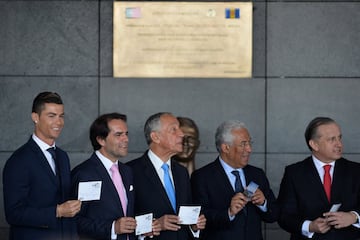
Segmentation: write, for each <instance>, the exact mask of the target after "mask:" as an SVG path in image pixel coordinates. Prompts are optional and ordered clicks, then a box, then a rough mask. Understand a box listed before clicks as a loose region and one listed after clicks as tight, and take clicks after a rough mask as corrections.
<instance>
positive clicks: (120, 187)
mask: <svg viewBox="0 0 360 240" xmlns="http://www.w3.org/2000/svg"><path fill="white" fill-rule="evenodd" d="M110 171H111V178H112V181H113V183H114V185H115V188H116V190H117V192H118V194H119V197H120V201H121V206H122V208H123V211H124V215H125V216H126V206H127V203H126V202H127V199H126V194H125V189H124V184H123V181H122V179H121V176H120V172H119V167H118V165H117V164H113V165H112V166H111V168H110Z"/></svg>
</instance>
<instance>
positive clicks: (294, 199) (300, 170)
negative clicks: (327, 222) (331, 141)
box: [278, 157, 360, 240]
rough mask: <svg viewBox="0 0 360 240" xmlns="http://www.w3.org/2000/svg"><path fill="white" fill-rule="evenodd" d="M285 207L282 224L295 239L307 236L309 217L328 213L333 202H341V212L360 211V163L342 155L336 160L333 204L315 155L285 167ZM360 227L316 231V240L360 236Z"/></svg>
mask: <svg viewBox="0 0 360 240" xmlns="http://www.w3.org/2000/svg"><path fill="white" fill-rule="evenodd" d="M278 201H279V204H280V206H281V215H280V219H279V224H280V226H281V227H282V228H284V229H285V230H286V231H288V232H290V233H291V239H292V240H300V239H307V238H306V237H304V236H303V235H302V234H301V226H302V224H303V222H304V221H305V220H311V221H312V220H315V219H316V218H318V217H322V214H323V213H325V212H328V211H329V210H330V208H331V205H332V204H334V203H341V204H342V205H341V207H340V209H339V211H345V212H348V211H357V212H358V213H360V164H358V163H354V162H351V161H348V160H346V159H344V158H341V159H339V160H337V161H336V162H335V167H334V173H333V180H332V185H331V203H329V201H328V200H327V198H326V194H325V191H324V188H323V185H322V182H321V179H320V177H319V174H318V172H317V170H316V167H315V165H314V163H313V160H312V157H308V158H306V159H305V160H304V161H301V162H298V163H295V164H292V165H290V166H287V167H286V168H285V173H284V176H283V179H282V182H281V186H280V192H279V197H278ZM359 231H360V230H359V229H356V228H354V227H352V226H350V227H347V228H344V229H340V230H336V229H331V230H330V231H329V232H327V233H325V234H314V236H313V237H312V239H314V240H317V239H324V240H325V239H326V240H330V239H334V240H340V239H341V240H342V239H344V240H345V239H346V240H352V239H359Z"/></svg>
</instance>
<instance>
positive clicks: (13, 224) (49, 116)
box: [3, 92, 81, 240]
mask: <svg viewBox="0 0 360 240" xmlns="http://www.w3.org/2000/svg"><path fill="white" fill-rule="evenodd" d="M31 118H32V120H33V122H34V124H35V129H34V133H33V135H32V136H31V138H30V139H29V141H28V142H27V143H25V144H24V145H23V146H22V147H20V148H19V149H17V150H16V151H15V152H14V153H13V154H12V155H11V157H10V158H9V159H8V160H7V162H6V164H5V167H4V170H3V190H4V205H5V216H6V220H7V222H8V223H9V224H10V239H16V240H21V239H29V240H34V239H37V240H42V239H44V240H58V239H66V240H68V239H77V233H76V224H75V220H74V218H73V216H75V214H76V213H77V212H78V211H79V210H80V207H81V202H80V201H78V200H70V162H69V158H68V155H67V154H66V152H64V151H63V150H61V149H60V148H59V147H57V146H56V145H55V140H56V139H57V138H58V137H59V135H60V132H61V130H62V128H63V126H64V105H63V102H62V100H61V97H60V96H59V95H58V94H57V93H52V92H42V93H40V94H38V95H37V96H36V97H35V99H34V101H33V106H32V113H31ZM50 148H51V150H50Z"/></svg>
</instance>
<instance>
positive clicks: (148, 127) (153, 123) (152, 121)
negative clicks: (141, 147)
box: [144, 112, 172, 145]
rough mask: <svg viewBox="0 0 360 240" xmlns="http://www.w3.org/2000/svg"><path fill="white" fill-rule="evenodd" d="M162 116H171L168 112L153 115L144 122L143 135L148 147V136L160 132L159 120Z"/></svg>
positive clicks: (149, 140) (149, 141)
mask: <svg viewBox="0 0 360 240" xmlns="http://www.w3.org/2000/svg"><path fill="white" fill-rule="evenodd" d="M163 115H172V113H169V112H159V113H155V114H153V115H151V116H150V117H149V118H148V119H147V120H146V122H145V126H144V134H145V139H146V143H147V144H148V145H149V144H150V143H151V142H152V139H151V136H150V134H151V133H152V132H156V131H159V130H160V128H161V122H160V118H161V116H163Z"/></svg>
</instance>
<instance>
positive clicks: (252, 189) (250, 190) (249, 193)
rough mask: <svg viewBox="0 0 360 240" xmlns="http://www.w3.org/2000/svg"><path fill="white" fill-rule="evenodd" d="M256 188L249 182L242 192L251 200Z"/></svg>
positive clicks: (255, 185)
mask: <svg viewBox="0 0 360 240" xmlns="http://www.w3.org/2000/svg"><path fill="white" fill-rule="evenodd" d="M258 188H259V185H258V184H256V183H254V182H252V181H251V182H250V183H249V185H248V186H247V187H246V189H245V191H244V194H245V196H247V197H248V198H249V199H251V198H252V196H253V195H254V193H255V192H256V190H257V189H258Z"/></svg>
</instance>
